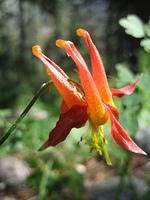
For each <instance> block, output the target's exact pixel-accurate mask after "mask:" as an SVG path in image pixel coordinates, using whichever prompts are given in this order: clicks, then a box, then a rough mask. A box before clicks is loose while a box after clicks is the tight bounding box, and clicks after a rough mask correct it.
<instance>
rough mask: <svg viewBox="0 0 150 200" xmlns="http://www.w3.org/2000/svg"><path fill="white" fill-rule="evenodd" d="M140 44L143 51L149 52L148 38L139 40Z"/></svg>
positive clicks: (149, 40) (149, 42)
mask: <svg viewBox="0 0 150 200" xmlns="http://www.w3.org/2000/svg"><path fill="white" fill-rule="evenodd" d="M140 45H141V47H143V48H144V50H145V51H147V52H150V39H143V40H141V42H140Z"/></svg>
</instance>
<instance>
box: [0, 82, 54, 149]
mask: <svg viewBox="0 0 150 200" xmlns="http://www.w3.org/2000/svg"><path fill="white" fill-rule="evenodd" d="M52 84H53V82H52V81H48V82H46V83H43V84H42V86H41V88H40V89H39V90H38V92H37V93H36V94H35V95H34V97H33V98H32V99H31V101H30V102H29V103H28V105H27V106H26V108H25V109H24V111H23V112H22V113H21V114H20V116H19V117H18V118H17V119H16V120H15V122H14V123H13V124H12V126H11V127H10V128H9V129H8V131H7V132H6V133H5V134H4V135H3V136H2V137H1V138H0V145H2V144H3V143H4V142H5V141H6V140H7V138H8V137H9V136H10V134H11V133H12V132H13V131H14V130H15V129H16V127H17V126H18V124H19V123H20V122H21V121H22V120H23V118H24V117H25V116H26V115H27V113H28V112H29V110H30V109H31V107H32V106H33V105H34V103H35V102H36V101H37V99H38V98H39V97H40V96H41V94H42V93H43V92H44V91H45V90H46V89H47V88H48V87H50V86H52Z"/></svg>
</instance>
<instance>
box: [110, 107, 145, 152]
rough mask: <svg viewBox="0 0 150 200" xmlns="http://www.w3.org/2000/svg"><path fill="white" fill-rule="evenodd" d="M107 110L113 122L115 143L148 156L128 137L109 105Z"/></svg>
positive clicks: (112, 128)
mask: <svg viewBox="0 0 150 200" xmlns="http://www.w3.org/2000/svg"><path fill="white" fill-rule="evenodd" d="M106 109H107V111H108V114H109V117H110V121H111V135H112V138H113V140H114V142H115V143H117V144H118V145H120V146H121V147H123V148H124V149H126V150H128V151H131V152H134V153H139V154H144V155H146V153H145V152H144V151H143V150H142V149H141V148H140V147H138V146H137V145H136V144H135V143H134V141H133V140H132V139H131V138H130V137H129V136H128V134H127V133H126V131H125V130H124V129H123V127H122V126H121V125H120V124H119V121H118V120H117V119H116V118H115V116H114V115H113V113H112V112H111V110H110V108H109V107H108V106H107V105H106Z"/></svg>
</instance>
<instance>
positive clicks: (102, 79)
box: [33, 29, 146, 164]
mask: <svg viewBox="0 0 150 200" xmlns="http://www.w3.org/2000/svg"><path fill="white" fill-rule="evenodd" d="M77 35H78V36H80V37H83V38H84V40H85V42H86V45H87V47H88V49H89V52H90V58H91V64H92V75H91V73H90V72H89V70H88V67H87V65H86V63H85V61H84V59H83V57H82V56H81V54H80V53H79V52H78V50H77V49H76V47H75V46H74V44H73V43H72V42H70V41H64V40H61V39H60V40H57V41H56V45H57V46H58V47H60V48H64V49H65V50H66V52H67V54H68V55H69V56H70V57H71V58H72V59H73V60H74V62H75V64H76V66H77V67H78V71H79V77H80V80H81V87H79V86H78V84H75V83H74V82H71V81H70V80H69V78H68V76H67V75H66V74H65V73H64V71H63V70H62V69H61V68H60V67H58V66H57V65H56V64H55V63H54V62H52V61H51V60H50V59H49V58H47V57H46V56H45V55H44V54H43V53H42V51H41V49H40V47H39V46H34V47H33V54H34V55H35V56H37V57H38V58H39V59H40V60H41V61H42V62H43V63H44V64H45V66H46V68H47V69H48V71H49V74H50V76H51V79H52V81H53V83H54V84H55V86H56V88H57V89H58V91H59V93H60V94H61V96H62V98H63V103H62V109H61V115H60V118H59V121H58V122H57V124H56V127H55V128H54V129H53V130H52V131H51V132H50V135H49V139H48V140H47V141H46V142H45V143H44V145H43V146H42V148H41V149H45V148H47V147H48V146H55V145H57V144H58V143H60V142H62V141H63V140H65V138H66V137H67V135H68V134H69V132H70V130H71V129H72V128H74V127H76V128H80V127H81V126H83V125H84V124H85V123H86V121H87V119H89V122H90V124H91V129H92V140H93V146H92V148H95V149H97V151H98V152H99V153H100V154H102V151H103V152H104V154H105V157H106V161H107V163H108V164H110V161H109V157H108V154H107V151H106V145H105V144H106V140H105V138H104V131H103V126H104V124H105V123H106V122H107V120H108V118H110V121H111V135H112V138H113V140H114V141H115V142H116V143H117V144H118V145H120V146H121V147H123V148H124V149H126V150H128V151H131V152H134V153H139V154H146V153H145V152H144V151H143V150H142V149H140V148H139V147H138V146H137V145H136V144H135V143H134V141H133V140H132V139H131V138H130V137H129V136H128V135H127V133H126V131H125V130H124V129H123V127H122V126H121V125H120V123H119V113H118V110H117V108H116V106H115V104H114V102H113V99H112V97H113V96H114V97H116V98H118V97H121V96H124V95H130V94H132V92H133V91H134V89H135V87H136V84H137V83H138V80H137V81H135V82H134V83H132V84H131V85H129V86H126V87H124V88H121V89H113V88H112V89H110V88H109V85H108V81H107V77H106V73H105V69H104V66H103V62H102V59H101V57H100V54H99V52H98V50H97V48H96V47H95V45H94V43H93V42H92V39H91V37H90V35H89V33H88V32H87V31H86V30H84V29H78V30H77Z"/></svg>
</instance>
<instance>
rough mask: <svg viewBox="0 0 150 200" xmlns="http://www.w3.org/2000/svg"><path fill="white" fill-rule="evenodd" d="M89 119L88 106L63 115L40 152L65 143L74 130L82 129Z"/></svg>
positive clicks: (78, 107)
mask: <svg viewBox="0 0 150 200" xmlns="http://www.w3.org/2000/svg"><path fill="white" fill-rule="evenodd" d="M87 119H88V116H87V106H78V105H77V106H73V107H72V108H71V109H69V110H68V111H67V112H65V113H61V115H60V117H59V120H58V122H57V124H56V127H55V128H54V129H53V130H52V131H51V132H50V135H49V139H48V140H47V141H46V142H45V143H44V144H43V145H42V147H41V148H40V149H39V150H44V149H46V148H47V147H49V146H56V145H57V144H59V143H60V142H62V141H64V140H65V139H66V137H67V136H68V134H69V133H70V131H71V129H72V128H80V127H82V126H83V125H84V124H85V123H86V121H87Z"/></svg>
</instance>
